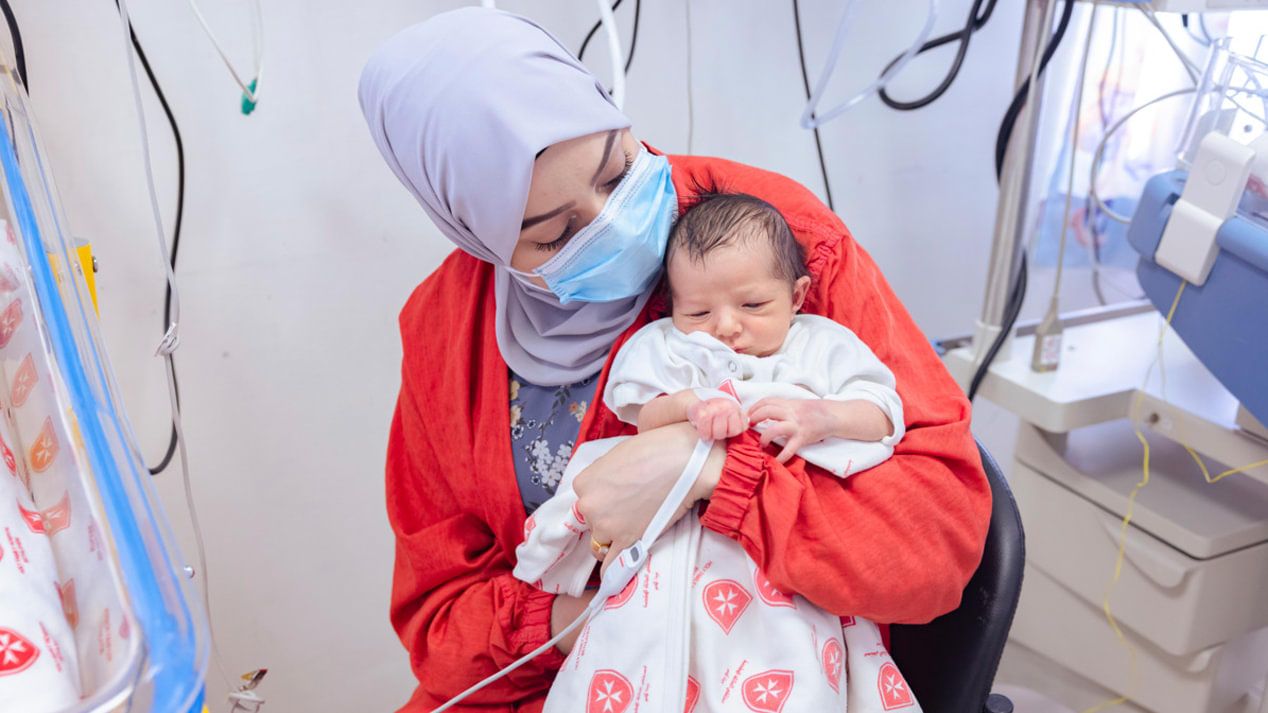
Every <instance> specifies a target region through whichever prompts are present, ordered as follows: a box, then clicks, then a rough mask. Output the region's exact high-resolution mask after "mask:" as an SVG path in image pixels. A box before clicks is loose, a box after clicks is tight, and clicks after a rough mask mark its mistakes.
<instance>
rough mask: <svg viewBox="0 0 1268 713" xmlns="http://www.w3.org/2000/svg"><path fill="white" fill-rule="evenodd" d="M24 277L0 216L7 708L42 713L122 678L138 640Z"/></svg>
mask: <svg viewBox="0 0 1268 713" xmlns="http://www.w3.org/2000/svg"><path fill="white" fill-rule="evenodd" d="M27 273H28V271H27V267H26V262H25V260H24V259H23V257H22V253H21V252H20V251H19V249H18V246H17V241H16V239H15V236H14V234H13V232H12V230H10V229H9V226H8V224H7V222H6V221H3V220H0V406H2V407H3V408H2V409H0V435H2V436H3V438H4V444H5V447H4V448H3V459H4V465H3V466H0V480H4V487H3V488H0V548H3V550H4V552H3V556H0V711H10V710H13V711H23V712H24V713H28V712H29V713H40V712H42V711H55V710H62V709H64V708H66V707H68V706H70V705H71V704H73V703H76V702H78V701H79V700H80V699H81V697H85V696H91V695H92V694H94V693H95V692H96V691H98V690H99V689H101V688H102V687H103V686H105V685H107V684H108V683H109V682H111V681H112V680H114V679H115V678H116V677H118V676H119V675H122V674H123V673H124V670H125V668H126V666H127V662H128V661H129V660H131V659H133V658H135V657H134V650H135V649H136V647H137V646H138V645H139V642H138V639H137V637H136V636H133V632H132V621H131V618H130V616H129V615H128V613H127V611H126V608H125V604H124V602H123V600H122V599H121V597H120V590H119V588H118V586H117V583H116V579H115V574H114V572H113V571H112V569H111V560H112V557H113V555H112V554H111V553H110V552H108V551H107V543H106V538H105V533H104V532H103V531H102V528H101V525H100V524H99V515H98V514H97V513H96V512H95V503H94V501H93V499H94V497H95V493H93V492H92V491H90V490H88V488H87V486H86V481H85V479H84V478H82V477H81V472H86V471H87V470H88V467H89V466H88V464H87V462H86V460H85V459H84V457H83V455H82V452H83V446H82V444H81V443H80V439H79V434H78V431H77V426H76V424H75V417H74V414H73V413H72V412H71V411H70V410H69V409H67V408H65V407H64V406H63V404H64V403H65V399H59V398H58V393H59V392H61V393H63V394H64V393H65V386H64V384H63V383H62V382H61V377H60V375H59V372H58V369H57V368H56V365H55V364H54V363H53V362H52V360H51V359H50V358H49V356H48V354H49V346H48V344H49V341H48V335H46V334H43V333H42V329H43V327H42V325H41V324H40V320H39V318H38V313H37V301H36V294H35V290H34V288H33V286H32V284H31V281H30V278H29V276H28V274H27ZM22 570H25V571H22ZM6 637H7V638H6ZM6 642H7V643H6ZM15 642H16V643H15ZM15 646H16V647H19V648H20V649H21V651H28V652H29V651H35V653H21V652H20V651H19V648H15ZM15 656H16V657H17V658H16V659H15ZM23 656H29V657H30V658H29V659H24V658H22V657H23ZM24 664H25V667H24ZM36 674H39V675H36Z"/></svg>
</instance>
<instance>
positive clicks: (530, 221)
mask: <svg viewBox="0 0 1268 713" xmlns="http://www.w3.org/2000/svg"><path fill="white" fill-rule="evenodd" d="M617 133H618V132H617V130H616V129H613V130H611V131H609V132H608V138H607V142H606V143H605V144H604V145H603V158H602V160H600V161H599V167H598V168H597V169H595V171H594V175H593V176H592V177H591V178H590V185H594V184H596V183H598V182H599V175H600V174H602V173H603V169H604V168H606V167H607V165H608V159H609V158H611V156H612V146H613V145H614V144H615V143H616V135H617ZM545 150H546V149H542V151H545ZM537 155H538V156H540V155H541V153H538V154H537ZM574 205H576V201H568V202H567V203H565V204H564V205H561V206H559V207H558V208H556V209H554V210H552V211H549V212H547V213H542V214H541V215H535V216H533V217H532V218H525V219H524V222H523V223H521V224H520V231H521V232H523V231H525V230H528V229H529V228H531V227H533V226H534V225H537V224H538V223H541V222H543V221H547V220H550V219H551V218H554V217H555V216H557V215H559V214H560V213H562V212H564V211H566V210H568V209H569V208H571V207H573V206H574Z"/></svg>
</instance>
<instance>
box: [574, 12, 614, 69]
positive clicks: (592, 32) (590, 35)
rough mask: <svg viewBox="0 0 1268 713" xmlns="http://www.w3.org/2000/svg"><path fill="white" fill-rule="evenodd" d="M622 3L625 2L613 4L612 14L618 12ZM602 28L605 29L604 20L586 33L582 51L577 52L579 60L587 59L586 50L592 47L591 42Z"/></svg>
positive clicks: (582, 42)
mask: <svg viewBox="0 0 1268 713" xmlns="http://www.w3.org/2000/svg"><path fill="white" fill-rule="evenodd" d="M622 2H625V0H616V2H614V3H612V12H616V9H617V8H618V7H620V6H621V3H622ZM600 27H603V20H599V21H597V22H595V23H594V27H591V28H590V31H589V32H587V33H586V38H585V39H584V40H582V41H581V49H579V50H577V59H579V60H584V59H585V58H586V48H587V47H589V46H590V40H593V39H594V36H595V33H597V32H598V31H599V28H600Z"/></svg>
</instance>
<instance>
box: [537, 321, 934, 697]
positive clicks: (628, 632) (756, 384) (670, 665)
mask: <svg viewBox="0 0 1268 713" xmlns="http://www.w3.org/2000/svg"><path fill="white" fill-rule="evenodd" d="M824 322H826V323H827V325H830V326H827V325H824V324H822V323H824ZM893 384H894V380H893V376H892V374H890V372H889V370H888V369H887V368H885V366H884V365H883V364H881V363H880V361H879V360H877V359H876V357H875V355H873V354H872V353H871V351H870V350H868V349H867V347H866V346H865V345H863V344H862V342H861V341H859V340H858V338H857V337H855V336H854V335H853V333H851V332H849V330H846V329H845V328H844V327H841V326H840V325H837V324H836V323H835V322H831V320H826V319H823V318H819V317H807V316H799V317H797V319H796V321H795V323H794V325H793V328H792V330H790V332H789V335H788V338H787V339H786V340H785V344H784V348H783V349H781V350H780V352H779V353H777V354H775V355H772V356H770V357H751V356H747V355H740V354H735V353H734V352H732V351H731V350H729V349H727V348H726V347H725V346H724V345H722V344H721V343H720V342H717V340H715V339H713V338H712V337H710V336H708V335H704V334H699V333H697V334H690V335H687V334H683V333H681V332H678V331H677V330H676V329H674V328H673V327H672V325H671V324H669V323H668V320H661V321H659V322H655V323H652V324H650V325H648V326H647V327H645V328H644V329H642V330H640V331H639V332H638V333H637V334H635V335H634V336H633V337H632V338H631V339H630V342H629V343H627V344H626V345H625V346H624V347H622V350H621V352H620V354H618V355H617V359H616V361H615V363H614V364H613V368H612V372H611V374H610V376H609V381H608V387H607V389H606V390H605V394H604V399H605V402H606V403H607V405H608V406H609V408H611V409H612V410H613V411H614V412H615V413H617V415H618V416H620V417H621V418H623V419H625V420H627V421H633V420H634V418H635V417H636V415H637V409H636V407H637V406H641V405H642V404H644V403H646V402H647V401H650V400H651V399H653V398H655V397H656V396H658V395H660V394H662V393H665V394H669V393H674V392H677V391H680V390H682V389H687V388H697V389H708V388H720V389H721V391H722V392H724V393H726V394H729V395H731V396H732V397H734V398H737V399H738V400H739V401H740V402H741V404H743V406H744V408H748V407H749V406H751V405H752V404H753V403H754V402H756V401H757V400H758V399H760V398H763V397H766V396H781V397H785V398H837V399H841V400H847V399H854V398H862V399H866V400H868V401H871V402H873V403H876V404H877V405H878V406H880V407H881V408H882V410H884V411H885V413H886V414H887V415H889V416H890V418H891V421H892V422H893V423H894V424H895V433H894V434H893V435H891V436H890V437H889V438H887V439H886V440H885V441H883V442H880V443H871V442H862V441H851V440H845V439H830V441H825V442H823V443H820V444H814V446H819V448H817V449H816V450H815V452H814V454H813V455H814V456H815V458H814V459H813V460H812V459H811V458H810V457H809V456H808V455H806V453H805V451H807V450H809V449H810V448H811V447H807V448H803V449H802V450H801V451H799V454H800V455H803V457H806V458H807V460H812V462H814V463H815V464H816V465H820V466H821V467H824V468H826V469H828V470H830V471H832V472H834V473H836V474H837V475H840V476H842V477H844V476H846V475H849V474H851V473H855V472H858V471H860V470H863V469H866V468H869V467H872V466H874V465H876V464H877V463H880V462H882V461H884V460H885V459H886V458H888V457H889V455H890V454H891V453H892V451H893V444H894V443H896V442H897V441H898V439H900V438H901V437H902V433H903V430H902V424H903V420H902V406H901V403H900V401H899V399H898V395H897V393H896V392H895V391H894V388H893ZM621 440H622V439H621V438H609V439H603V440H599V441H592V442H589V443H585V444H583V445H582V446H580V447H579V448H578V449H577V451H576V453H575V454H574V455H573V458H572V460H571V461H570V462H569V464H568V468H567V470H566V471H565V473H564V476H563V480H562V481H561V482H560V484H559V488H558V490H557V491H556V494H555V496H554V497H552V498H551V499H550V500H549V501H547V502H546V503H545V504H543V505H542V506H541V507H540V508H539V509H538V510H537V511H536V512H535V513H534V514H533V516H531V517H530V518H529V519H528V521H527V522H526V523H525V542H524V543H523V544H522V545H521V546H520V547H519V548H518V549H517V551H516V555H517V560H518V561H517V564H516V567H515V570H514V573H515V576H516V577H518V578H520V579H522V580H524V581H527V582H531V583H532V584H533V585H534V586H536V587H538V588H540V589H543V590H545V591H549V592H554V593H559V594H568V595H571V596H580V595H581V594H582V593H583V592H584V591H585V587H586V584H587V581H588V580H589V579H590V576H591V574H592V572H593V571H594V567H595V560H594V558H593V556H592V555H591V553H590V548H589V535H588V527H587V526H586V523H585V521H584V520H583V519H582V517H581V515H580V513H579V512H578V511H577V509H576V502H577V496H576V493H575V492H574V491H573V488H572V482H573V480H574V479H575V477H576V475H577V474H578V473H580V472H581V471H582V470H584V469H585V467H586V466H588V465H589V464H590V463H593V462H594V461H595V460H596V459H597V458H599V457H600V456H602V455H603V454H604V453H606V452H607V451H608V450H610V449H611V448H612V447H613V446H615V445H616V444H617V443H619V442H620V441H621ZM580 701H584V702H585V706H586V707H585V708H584V710H585V713H634V711H638V710H641V711H676V710H681V709H685V710H686V711H687V713H692V712H693V711H694V712H695V713H723V712H728V713H729V712H732V711H734V712H736V713H747V712H751V711H756V712H758V713H783V712H784V711H787V713H800V712H802V711H823V710H831V711H841V710H848V711H859V712H860V713H870V712H872V711H876V712H880V711H893V710H901V711H905V712H914V711H919V710H920V707H919V704H918V703H917V702H916V700H915V697H914V696H913V695H912V692H911V691H910V690H909V689H908V688H907V685H906V682H905V681H904V680H903V678H902V675H901V674H900V673H899V671H898V669H897V667H896V666H895V665H894V662H893V660H892V659H891V658H890V656H889V653H888V652H887V651H886V650H885V648H884V645H883V644H882V642H881V637H880V632H879V630H878V628H877V627H876V625H875V624H873V623H872V622H870V621H867V620H865V619H861V618H855V617H837V616H834V615H832V614H830V613H828V612H826V611H824V610H822V609H820V608H819V607H817V606H815V605H814V604H812V603H811V602H810V601H808V600H806V599H805V598H804V597H802V596H800V595H797V594H786V593H784V592H781V591H779V590H777V589H775V588H774V587H773V586H772V585H771V584H770V582H769V581H767V579H766V578H765V576H763V574H762V572H761V570H760V569H758V567H757V566H756V565H755V564H754V563H753V561H752V560H751V559H750V558H749V557H748V555H747V554H746V553H745V552H744V550H743V548H742V547H741V546H740V545H739V544H738V543H736V542H733V541H732V540H730V539H728V538H726V537H723V536H722V535H719V534H717V533H715V532H712V531H710V530H706V529H704V528H702V527H701V526H700V521H699V519H698V517H697V516H696V514H695V513H694V512H693V513H689V514H688V515H687V516H686V517H684V518H683V519H682V520H680V521H679V522H678V523H677V524H676V525H674V527H672V528H670V529H669V530H668V531H666V532H665V534H664V535H662V536H661V538H660V539H659V540H657V542H656V543H655V544H654V545H653V546H652V547H651V549H650V551H649V554H648V560H647V563H646V565H645V566H644V568H643V569H642V570H641V571H640V572H639V574H638V575H637V576H635V578H634V579H633V580H632V581H631V582H630V584H629V585H628V586H626V588H625V589H624V590H622V592H621V593H620V594H619V595H617V596H614V597H613V598H612V599H611V600H609V601H608V603H607V604H606V605H605V606H604V609H603V611H602V612H601V613H599V614H598V615H597V616H596V617H595V618H594V619H592V620H591V621H590V622H589V623H588V624H586V626H585V628H584V629H583V630H582V633H581V635H580V637H579V638H578V640H577V643H576V645H575V646H574V647H573V650H572V653H570V654H569V656H568V658H567V660H566V661H565V662H564V665H563V668H562V669H561V670H560V672H559V675H558V676H557V677H556V679H555V683H554V685H553V686H552V687H551V691H550V694H549V696H548V697H547V700H546V706H545V709H544V711H545V713H556V712H562V711H577V710H581V709H580V708H579V707H578V702H580Z"/></svg>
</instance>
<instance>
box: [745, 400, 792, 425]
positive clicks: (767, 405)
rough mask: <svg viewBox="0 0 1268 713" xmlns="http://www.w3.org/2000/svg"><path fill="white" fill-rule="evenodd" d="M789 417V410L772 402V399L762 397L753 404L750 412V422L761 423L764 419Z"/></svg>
mask: <svg viewBox="0 0 1268 713" xmlns="http://www.w3.org/2000/svg"><path fill="white" fill-rule="evenodd" d="M787 418H788V414H787V410H786V409H785V408H784V407H783V406H781V405H779V404H777V403H774V402H772V401H771V400H770V399H762V400H761V401H758V402H757V403H755V404H753V408H752V409H751V410H750V411H749V412H748V422H749V423H761V422H762V421H767V420H769V421H783V420H786V419H787Z"/></svg>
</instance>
